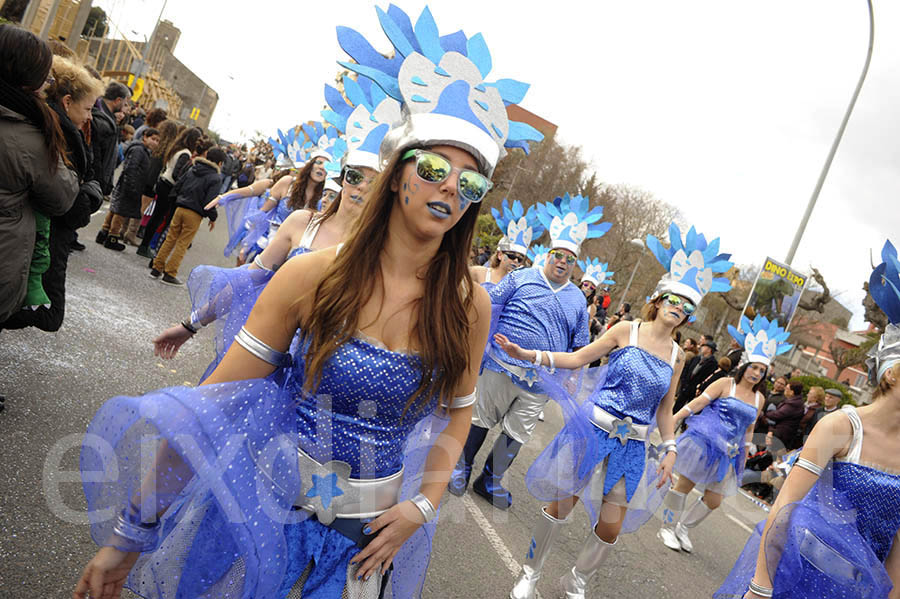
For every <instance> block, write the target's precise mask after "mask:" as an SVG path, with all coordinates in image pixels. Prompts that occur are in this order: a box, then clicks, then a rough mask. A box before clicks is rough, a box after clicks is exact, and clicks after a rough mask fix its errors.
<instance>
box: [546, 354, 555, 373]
mask: <svg viewBox="0 0 900 599" xmlns="http://www.w3.org/2000/svg"><path fill="white" fill-rule="evenodd" d="M547 359H548V360H550V374H553V373H554V372H556V365H555V364H554V363H553V352H552V351H548V352H547Z"/></svg>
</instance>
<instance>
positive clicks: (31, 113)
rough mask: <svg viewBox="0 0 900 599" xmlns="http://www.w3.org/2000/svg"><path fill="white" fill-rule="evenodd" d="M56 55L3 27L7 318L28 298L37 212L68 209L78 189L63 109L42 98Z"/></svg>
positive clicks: (3, 306)
mask: <svg viewBox="0 0 900 599" xmlns="http://www.w3.org/2000/svg"><path fill="white" fill-rule="evenodd" d="M52 59H53V55H52V53H51V52H50V47H49V46H48V45H47V44H46V43H44V42H42V41H41V40H40V39H38V38H37V36H35V35H33V34H32V33H30V32H28V31H25V30H23V29H20V28H18V27H15V26H13V25H0V255H2V256H3V260H0V290H2V292H0V322H2V321H5V320H6V319H7V318H8V317H9V316H11V315H13V314H15V313H16V312H18V311H19V309H20V308H21V307H22V302H23V300H24V299H25V294H26V291H27V286H28V274H29V267H30V265H31V258H32V253H33V250H34V243H35V211H38V212H41V213H43V214H44V215H46V216H50V217H52V216H57V215H60V214H64V213H65V212H66V211H67V210H68V209H69V208H70V207H71V206H72V202H73V201H74V200H75V196H76V195H77V194H78V177H77V175H76V174H75V173H74V172H73V171H71V170H70V169H68V168H67V167H66V164H65V162H64V157H65V140H64V138H63V135H62V132H61V131H60V129H59V124H58V118H57V116H56V113H54V112H53V111H52V110H51V109H50V108H49V107H48V106H47V104H46V103H45V102H44V101H43V100H41V99H40V97H39V96H38V94H39V92H40V91H41V90H42V89H43V87H44V86H45V85H46V84H45V81H46V80H47V77H48V76H49V74H50V67H51V64H52Z"/></svg>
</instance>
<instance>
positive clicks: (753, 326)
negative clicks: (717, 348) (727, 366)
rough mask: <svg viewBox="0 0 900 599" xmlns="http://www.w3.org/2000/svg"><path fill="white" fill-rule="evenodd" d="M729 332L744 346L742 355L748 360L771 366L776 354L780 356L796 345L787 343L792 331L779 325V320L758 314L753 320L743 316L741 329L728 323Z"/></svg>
mask: <svg viewBox="0 0 900 599" xmlns="http://www.w3.org/2000/svg"><path fill="white" fill-rule="evenodd" d="M728 332H729V333H730V334H731V336H732V337H734V340H735V341H737V342H738V343H740V344H741V345H742V346H743V348H744V353H743V354H742V355H743V358H744V360H745V361H747V362H758V363H760V364H765V365H766V366H769V365H770V364H771V363H772V360H774V359H775V356H780V355H781V354H783V353H784V352H786V351H788V350H790V349H791V348H792V347H794V346H793V345H791V344H790V343H786V341H787V338H788V337H789V336H790V333H788V332H787V331H785V330H784V329H783V328H782V327H780V326H778V321H777V320H772V321H771V322H769V320H768V319H767V318H766V317H764V316H760V315H757V316H756V318H755V319H754V320H753V322H751V321H750V319H749V318H747V317H746V316H741V328H740V330H739V329H736V328H734V327H733V326H731V325H728ZM735 366H737V365H736V364H735Z"/></svg>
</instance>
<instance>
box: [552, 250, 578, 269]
mask: <svg viewBox="0 0 900 599" xmlns="http://www.w3.org/2000/svg"><path fill="white" fill-rule="evenodd" d="M550 257H551V258H553V259H554V260H565V261H566V264H568V265H569V266H571V265H572V264H575V256H573V255H572V254H567V253H565V252H560V251H559V250H553V251H552V252H550Z"/></svg>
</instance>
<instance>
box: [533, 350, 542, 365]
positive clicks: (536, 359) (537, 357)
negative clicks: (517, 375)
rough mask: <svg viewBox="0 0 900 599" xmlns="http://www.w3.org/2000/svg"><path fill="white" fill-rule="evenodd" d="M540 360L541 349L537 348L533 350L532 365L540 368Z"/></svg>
mask: <svg viewBox="0 0 900 599" xmlns="http://www.w3.org/2000/svg"><path fill="white" fill-rule="evenodd" d="M541 361H542V358H541V350H539V349H536V350H534V362H533V364H534V367H535V368H540V367H541Z"/></svg>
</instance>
